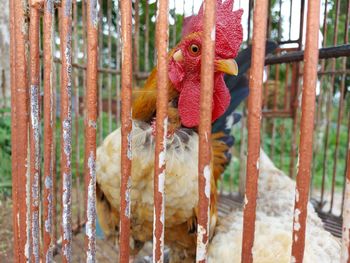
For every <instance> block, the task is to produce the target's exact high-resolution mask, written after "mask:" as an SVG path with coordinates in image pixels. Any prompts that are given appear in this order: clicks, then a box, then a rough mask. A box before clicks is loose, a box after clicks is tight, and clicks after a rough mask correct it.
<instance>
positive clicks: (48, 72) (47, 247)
mask: <svg viewBox="0 0 350 263" xmlns="http://www.w3.org/2000/svg"><path fill="white" fill-rule="evenodd" d="M54 16H55V12H54V1H53V0H48V1H45V2H44V22H43V37H44V45H43V46H44V61H43V63H44V131H45V132H44V198H43V205H44V231H43V232H44V233H43V262H52V260H53V248H54V242H53V241H54V240H53V228H54V225H53V216H54V213H53V209H54V206H53V199H54V197H53V196H54V189H53V180H54V178H53V177H54V176H53V173H54V159H55V151H54V138H55V137H54V128H55V126H54V123H55V120H54V119H55V118H56V115H55V112H54V99H55V97H54V94H55V92H54V90H53V89H54V87H55V86H54V79H53V74H54V73H53V71H54V68H53V47H54V32H55V30H54V25H55V23H54V19H55V18H54Z"/></svg>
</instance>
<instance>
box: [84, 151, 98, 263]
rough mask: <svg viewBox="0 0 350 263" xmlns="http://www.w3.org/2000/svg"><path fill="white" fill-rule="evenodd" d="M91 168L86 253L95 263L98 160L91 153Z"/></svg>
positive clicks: (89, 161)
mask: <svg viewBox="0 0 350 263" xmlns="http://www.w3.org/2000/svg"><path fill="white" fill-rule="evenodd" d="M88 168H89V176H90V178H89V186H88V194H87V212H86V213H87V222H86V235H87V237H88V240H89V242H88V250H87V251H86V260H87V262H89V263H93V262H95V258H96V229H95V227H94V225H95V222H96V160H95V156H94V153H93V152H92V151H91V152H90V155H89V159H88Z"/></svg>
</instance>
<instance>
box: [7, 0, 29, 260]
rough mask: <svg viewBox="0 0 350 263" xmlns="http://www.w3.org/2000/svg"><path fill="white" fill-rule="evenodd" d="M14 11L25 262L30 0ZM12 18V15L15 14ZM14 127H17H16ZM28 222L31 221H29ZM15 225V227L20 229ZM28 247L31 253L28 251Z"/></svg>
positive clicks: (19, 211) (18, 215)
mask: <svg viewBox="0 0 350 263" xmlns="http://www.w3.org/2000/svg"><path fill="white" fill-rule="evenodd" d="M13 1H14V3H13V8H12V9H11V10H12V12H13V13H12V14H13V16H14V19H13V21H12V22H13V32H14V36H13V40H14V41H13V43H14V45H15V46H14V47H15V49H14V50H13V51H14V52H13V53H14V54H13V58H14V61H13V62H14V71H15V79H14V80H13V83H14V87H13V89H12V92H13V93H12V95H11V97H12V98H13V97H14V98H13V102H15V110H14V111H13V112H12V113H13V115H12V121H14V122H15V123H14V128H15V133H14V137H13V138H12V139H16V141H12V147H13V148H12V149H14V152H15V156H14V157H12V160H13V163H12V164H14V166H13V167H12V169H13V171H14V178H15V182H14V186H15V187H16V191H17V192H16V193H15V200H14V211H13V213H14V217H15V220H14V224H15V225H16V227H17V230H18V232H17V235H16V236H14V243H15V246H14V247H15V248H17V250H15V251H14V253H15V258H17V259H18V262H25V261H28V260H29V256H30V254H31V250H30V246H29V235H30V224H28V223H29V222H30V218H29V209H28V208H27V203H26V200H27V198H29V192H27V190H26V188H27V183H28V180H27V172H28V168H29V167H28V164H27V156H28V128H29V112H28V84H29V83H28V67H27V65H28V58H27V54H28V51H29V50H28V45H27V41H28V20H27V17H26V14H27V4H28V2H27V1H21V0H13ZM11 19H12V18H11ZM12 131H14V130H12ZM27 222H28V223H27ZM16 227H15V229H16ZM26 247H28V249H29V251H27V252H29V253H26Z"/></svg>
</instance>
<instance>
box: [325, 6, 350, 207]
mask: <svg viewBox="0 0 350 263" xmlns="http://www.w3.org/2000/svg"><path fill="white" fill-rule="evenodd" d="M339 13H340V1H339V0H337V5H336V19H335V25H334V31H335V32H334V39H333V42H334V43H333V44H335V43H337V37H338V27H339V26H338V24H339ZM346 26H347V25H346ZM345 31H346V32H345V36H344V40H345V41H344V43H347V38H348V37H347V36H348V30H345ZM344 59H346V58H344ZM332 62H333V63H334V67H333V64H332V70H335V68H336V65H335V63H336V61H335V59H333V61H332ZM342 66H343V68H342V69H343V70H345V69H346V61H344V60H343V65H342ZM334 81H335V76H334V75H333V77H332V84H333V85H332V86H334ZM344 88H345V76H343V78H342V81H341V85H340V98H339V110H338V119H337V131H336V140H335V153H334V164H333V175H332V190H331V202H330V208H329V211H330V213H331V212H332V211H333V204H334V192H335V176H336V172H337V161H338V160H337V159H338V152H339V149H338V148H339V135H340V122H341V119H342V117H343V106H344V103H343V102H344Z"/></svg>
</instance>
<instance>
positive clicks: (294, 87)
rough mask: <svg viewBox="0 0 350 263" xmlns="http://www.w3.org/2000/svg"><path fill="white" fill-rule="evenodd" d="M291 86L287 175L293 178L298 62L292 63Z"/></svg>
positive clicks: (295, 146)
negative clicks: (289, 143) (290, 123)
mask: <svg viewBox="0 0 350 263" xmlns="http://www.w3.org/2000/svg"><path fill="white" fill-rule="evenodd" d="M291 83H292V86H291V96H290V98H291V100H290V106H291V109H292V117H293V128H292V139H291V151H290V155H291V156H290V163H289V176H290V177H292V178H294V176H295V156H296V150H297V145H296V141H297V140H296V133H297V128H298V104H299V63H293V65H292V81H291Z"/></svg>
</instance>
